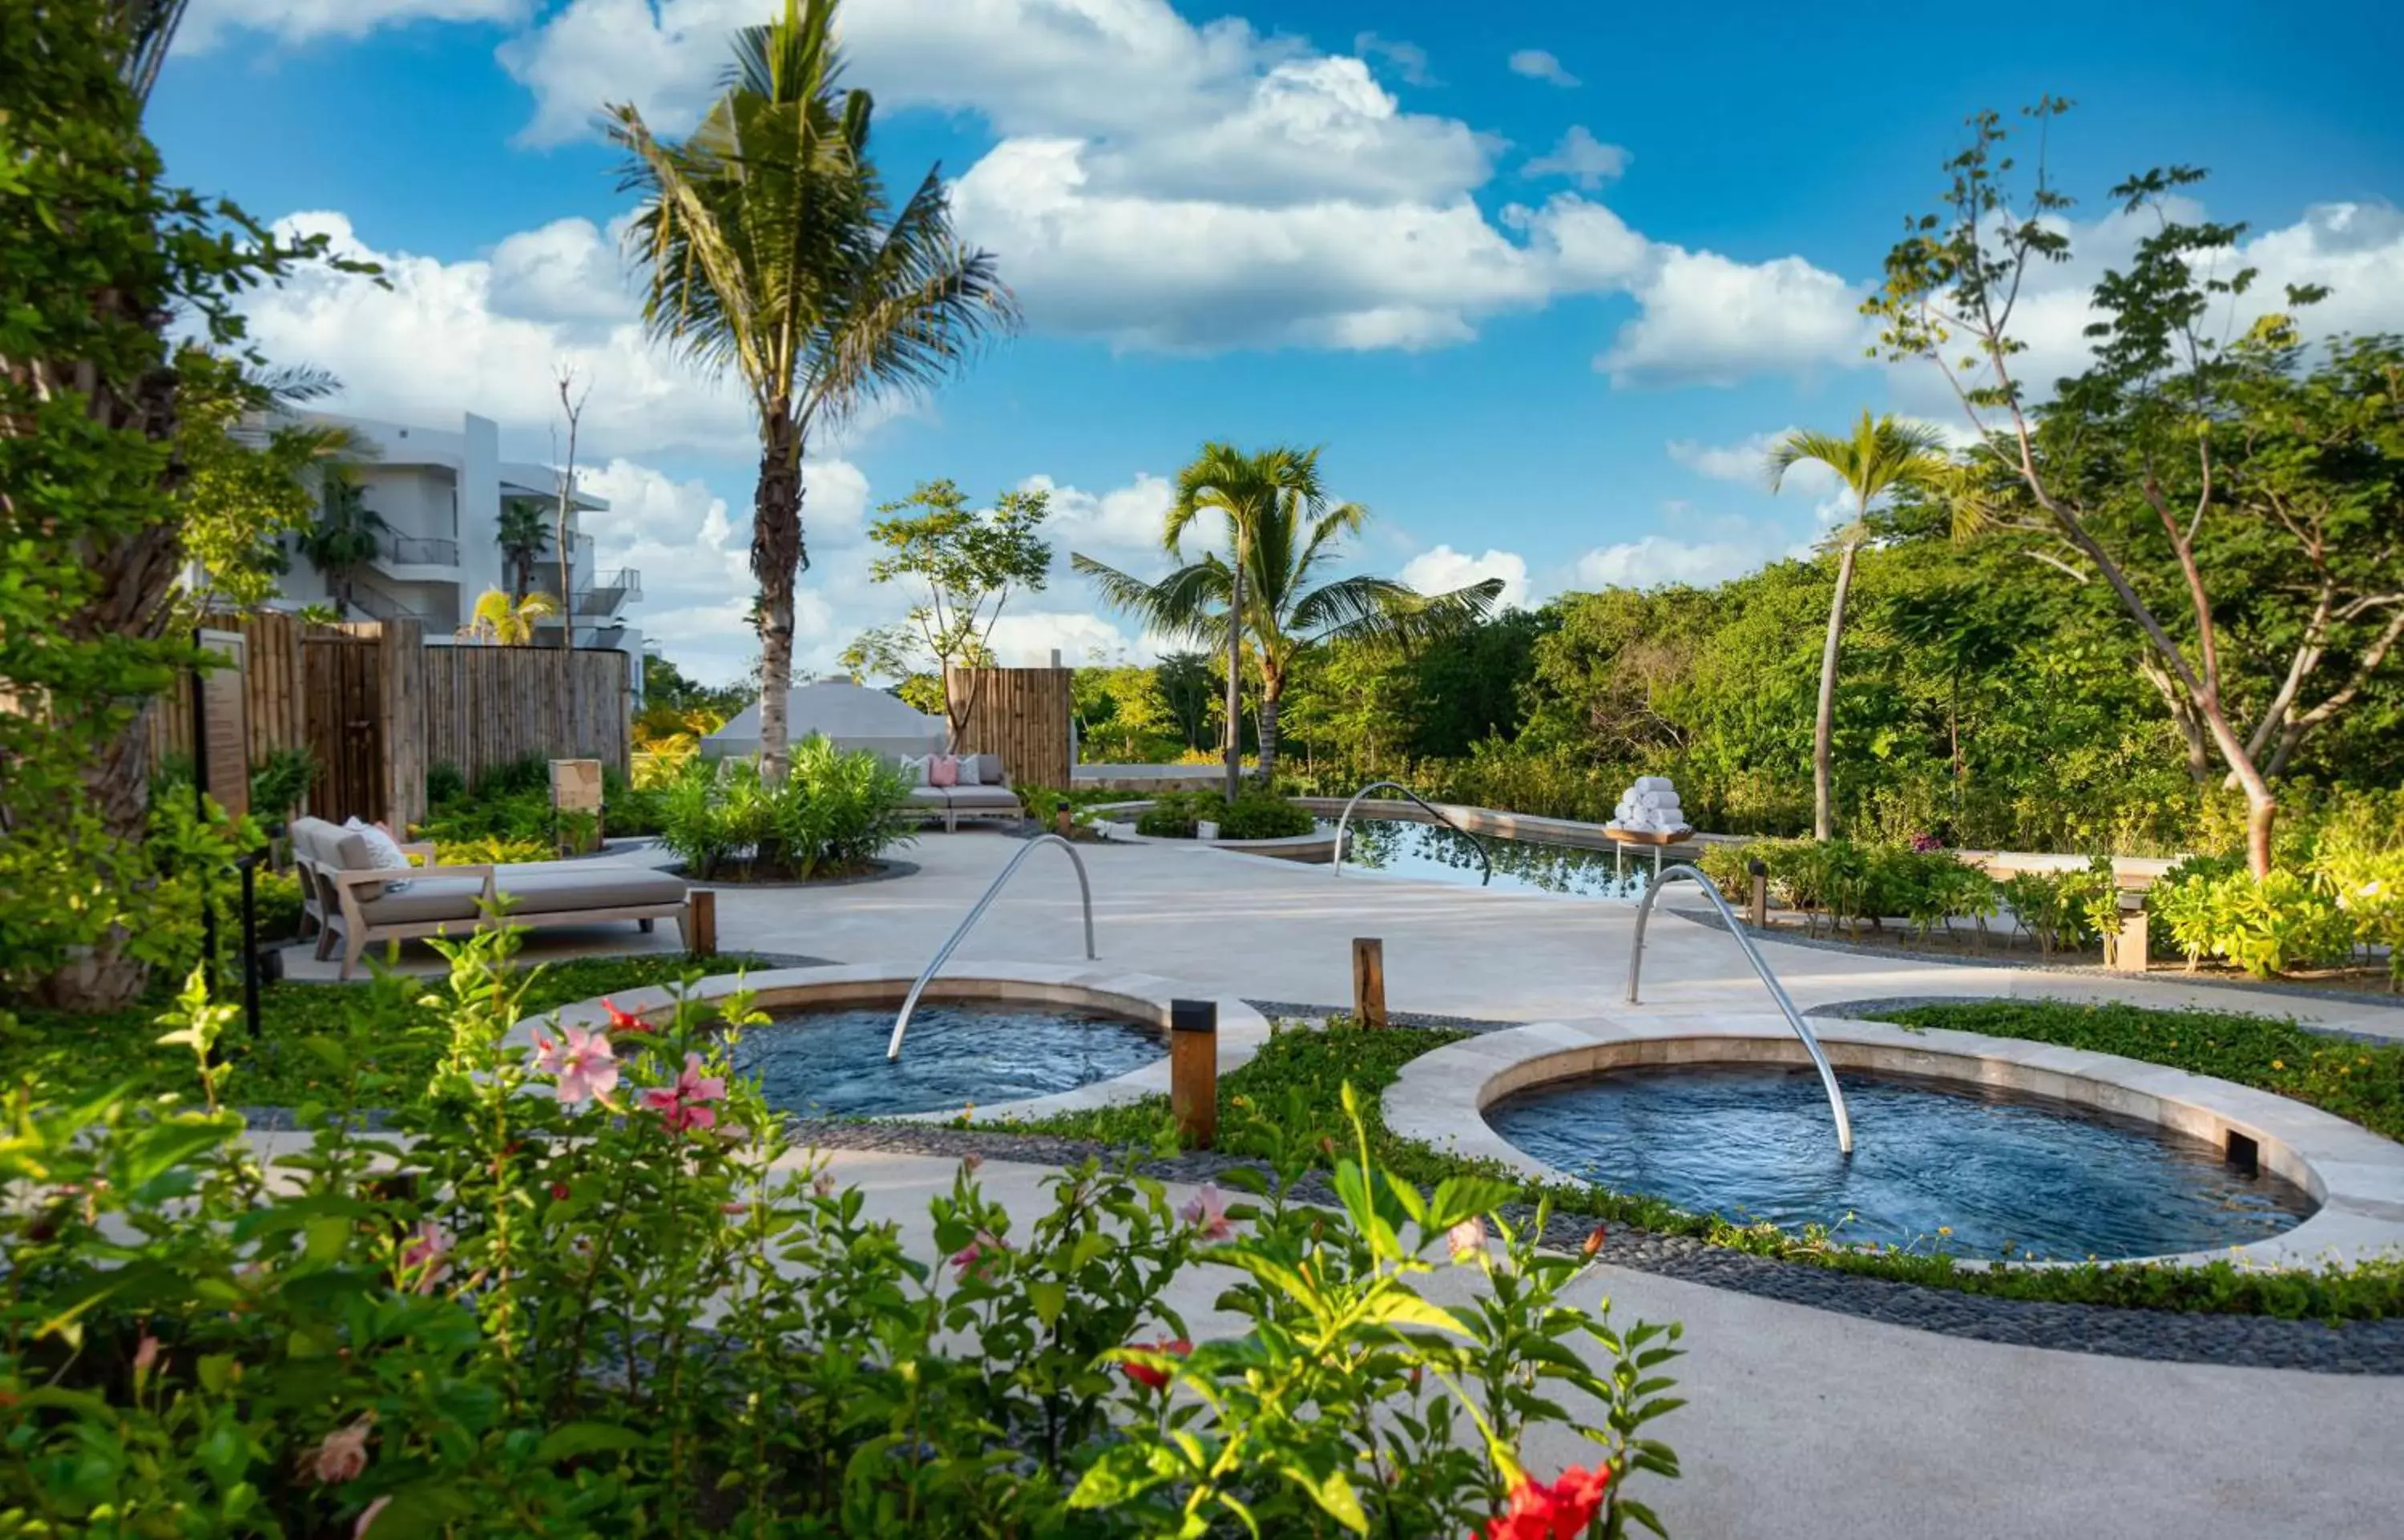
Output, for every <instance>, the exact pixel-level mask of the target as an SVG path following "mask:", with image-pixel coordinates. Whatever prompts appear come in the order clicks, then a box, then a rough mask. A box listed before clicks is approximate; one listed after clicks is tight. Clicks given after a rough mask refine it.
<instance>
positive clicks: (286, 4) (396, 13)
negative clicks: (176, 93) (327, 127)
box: [175, 0, 533, 53]
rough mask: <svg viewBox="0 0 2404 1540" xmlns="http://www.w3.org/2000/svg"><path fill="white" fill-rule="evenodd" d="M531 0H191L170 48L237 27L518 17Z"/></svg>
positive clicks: (210, 40)
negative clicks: (173, 44)
mask: <svg viewBox="0 0 2404 1540" xmlns="http://www.w3.org/2000/svg"><path fill="white" fill-rule="evenodd" d="M532 8H533V7H532V6H531V4H530V0H192V5H191V8H190V9H189V10H187V11H186V12H185V13H184V20H183V24H182V25H181V26H179V27H178V28H177V29H176V32H175V51H177V52H178V53H203V52H206V51H207V50H208V49H213V48H216V47H217V46H218V45H219V44H220V43H223V42H224V41H225V40H226V39H227V37H228V36H229V35H231V34H232V33H234V32H236V31H238V30H241V31H250V32H259V33H265V34H267V35H270V36H273V37H276V38H279V39H281V40H282V41H285V42H287V43H305V42H309V41H312V40H314V39H315V38H319V37H364V36H366V35H368V34H370V33H371V32H373V31H375V30H376V29H378V28H379V27H388V26H397V25H400V24H402V23H405V22H410V21H494V22H503V23H514V22H518V21H524V20H525V18H526V17H527V16H528V15H529V14H530V13H531V11H532Z"/></svg>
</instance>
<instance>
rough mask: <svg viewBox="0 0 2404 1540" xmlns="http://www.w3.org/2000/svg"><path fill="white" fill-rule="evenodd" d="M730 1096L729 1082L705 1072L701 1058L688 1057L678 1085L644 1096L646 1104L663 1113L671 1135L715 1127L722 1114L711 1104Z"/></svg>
mask: <svg viewBox="0 0 2404 1540" xmlns="http://www.w3.org/2000/svg"><path fill="white" fill-rule="evenodd" d="M725 1097H726V1081H725V1079H724V1078H723V1077H722V1076H719V1075H705V1074H703V1073H702V1072H701V1056H700V1055H699V1054H687V1055H685V1056H684V1072H683V1073H681V1074H679V1075H678V1076H677V1080H676V1084H675V1085H660V1086H653V1087H652V1088H651V1089H650V1090H647V1091H645V1092H644V1093H643V1105H644V1106H646V1107H649V1108H650V1110H651V1111H653V1112H655V1113H659V1114H660V1121H661V1122H662V1123H664V1124H665V1125H666V1126H667V1130H668V1132H670V1133H672V1134H680V1133H682V1132H684V1131H685V1130H686V1129H687V1128H708V1127H715V1126H716V1125H717V1123H718V1114H717V1113H715V1112H713V1111H711V1110H710V1107H709V1103H711V1102H713V1101H720V1100H723V1099H725Z"/></svg>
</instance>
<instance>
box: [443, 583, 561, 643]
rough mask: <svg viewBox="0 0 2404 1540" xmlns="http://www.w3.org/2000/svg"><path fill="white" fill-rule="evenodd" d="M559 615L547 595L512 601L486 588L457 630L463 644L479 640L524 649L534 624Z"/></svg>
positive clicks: (532, 595)
mask: <svg viewBox="0 0 2404 1540" xmlns="http://www.w3.org/2000/svg"><path fill="white" fill-rule="evenodd" d="M558 613H559V605H558V603H557V601H555V600H554V599H552V596H551V595H548V594H527V595H523V596H522V597H519V598H517V599H514V600H512V599H511V598H510V595H508V594H507V593H506V592H505V591H503V590H501V589H498V588H487V589H486V590H484V592H483V594H482V596H481V597H479V598H478V599H477V600H476V610H475V613H474V615H473V616H471V617H470V618H469V619H468V623H467V624H465V625H463V626H461V627H460V628H459V636H460V637H461V638H462V639H464V640H482V641H490V642H494V643H496V644H497V645H499V646H502V647H527V646H531V645H532V644H533V642H534V623H535V622H537V621H538V620H540V619H542V618H543V617H544V616H545V615H556V614H558Z"/></svg>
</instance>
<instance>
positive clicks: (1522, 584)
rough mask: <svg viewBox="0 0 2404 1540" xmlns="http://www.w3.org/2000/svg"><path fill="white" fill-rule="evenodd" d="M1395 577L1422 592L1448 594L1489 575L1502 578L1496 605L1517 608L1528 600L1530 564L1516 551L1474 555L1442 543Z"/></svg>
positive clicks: (1411, 561) (1414, 559)
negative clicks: (1500, 591) (1500, 590)
mask: <svg viewBox="0 0 2404 1540" xmlns="http://www.w3.org/2000/svg"><path fill="white" fill-rule="evenodd" d="M1396 576H1397V577H1399V578H1400V579H1401V580H1402V581H1404V582H1405V583H1408V584H1409V585H1410V586H1411V587H1413V588H1416V589H1418V590H1419V592H1420V593H1422V594H1444V593H1449V592H1450V591H1452V590H1453V589H1456V588H1466V587H1468V586H1469V585H1470V584H1471V583H1474V582H1483V581H1486V580H1487V579H1489V578H1500V579H1502V595H1501V596H1500V597H1499V598H1497V599H1496V600H1495V606H1496V608H1498V609H1500V608H1503V607H1505V606H1508V607H1512V608H1518V607H1522V606H1525V605H1526V604H1527V602H1528V592H1529V591H1528V563H1527V559H1526V558H1525V557H1523V556H1521V555H1520V554H1519V553H1517V552H1516V551H1496V550H1492V549H1490V548H1489V550H1488V551H1487V552H1486V553H1485V554H1483V555H1479V556H1473V555H1471V554H1469V553H1467V552H1465V551H1455V550H1454V549H1453V548H1452V547H1451V546H1449V545H1439V546H1436V547H1435V548H1433V550H1428V551H1422V552H1420V553H1419V554H1418V555H1416V556H1413V557H1412V558H1411V559H1410V560H1409V561H1407V562H1405V563H1404V564H1403V569H1402V571H1401V572H1399V573H1397V574H1396Z"/></svg>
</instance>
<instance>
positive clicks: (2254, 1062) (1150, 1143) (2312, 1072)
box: [977, 1001, 2404, 1321]
mask: <svg viewBox="0 0 2404 1540" xmlns="http://www.w3.org/2000/svg"><path fill="white" fill-rule="evenodd" d="M1996 1005H1997V1008H1998V1009H1997V1014H1996V1015H1993V1016H1992V1017H1989V1016H1984V1015H1979V1016H1976V1017H1975V1018H1963V1017H1960V1016H1957V1015H1953V1014H1952V1013H1954V1012H1955V1010H1956V1009H1957V1008H1954V1007H1942V1008H1931V1011H1932V1014H1929V1015H1927V1016H1926V1017H1925V1019H1923V1018H1922V1014H1921V1013H1900V1012H1899V1013H1896V1014H1895V1015H1894V1019H1896V1020H1898V1021H1906V1022H1907V1024H1916V1025H1927V1026H1939V1025H1941V1026H1947V1027H1958V1028H1961V1029H1964V1030H1972V1031H1989V1030H1993V1031H1995V1032H1996V1033H1997V1035H2001V1036H2043V1037H2044V1038H2045V1040H2046V1041H2048V1042H2060V1043H2067V1044H2069V1045H2072V1046H2076V1047H2086V1048H2095V1049H2097V1050H2099V1051H2102V1052H2106V1053H2120V1054H2126V1055H2128V1056H2129V1057H2137V1058H2145V1059H2149V1060H2152V1061H2154V1062H2159V1063H2171V1064H2177V1065H2179V1067H2181V1068H2193V1069H2196V1070H2197V1071H2198V1072H2200V1073H2208V1074H2218V1075H2221V1076H2223V1077H2224V1078H2227V1079H2230V1080H2235V1081H2238V1082H2240V1083H2241V1084H2245V1085H2260V1086H2261V1087H2262V1088H2264V1089H2267V1090H2274V1091H2277V1092H2279V1093H2281V1094H2282V1095H2289V1096H2294V1097H2296V1098H2297V1099H2299V1100H2307V1101H2313V1103H2314V1104H2315V1105H2319V1106H2324V1107H2326V1108H2327V1110H2329V1111H2331V1112H2334V1113H2338V1114H2339V1115H2340V1116H2345V1117H2352V1118H2355V1120H2356V1121H2360V1122H2362V1123H2364V1124H2365V1126H2366V1127H2371V1128H2373V1129H2374V1130H2376V1131H2379V1132H2382V1133H2387V1134H2389V1135H2390V1136H2391V1137H2396V1136H2397V1134H2399V1133H2404V1092H2399V1089H2398V1085H2399V1075H2404V1047H2370V1046H2366V1045H2362V1044H2356V1043H2348V1042H2342V1041H2339V1040H2330V1039H2322V1038H2315V1037H2313V1036H2312V1035H2311V1034H2308V1033H2305V1032H2304V1031H2303V1030H2302V1029H2300V1028H2298V1027H2296V1026H2294V1024H2292V1023H2286V1022H2276V1021H2270V1020H2267V1019H2266V1018H2259V1017H2251V1016H2229V1015H2207V1014H2204V1013H2182V1012H2148V1011H2142V1010H2137V1009H2135V1008H2132V1007H2114V1008H2108V1009H2107V1010H2105V1011H2104V1013H2103V1015H2098V1016H2094V1017H2091V1018H2090V1017H2086V1016H2082V1015H2078V1014H2077V1012H2076V1008H2071V1009H2070V1010H2068V1011H2066V1012H2063V1013H2061V1014H2056V1013H2053V1012H2049V1011H2048V1009H2047V1008H2045V1007H2041V1006H2030V1005H2027V1004H2025V1003H2024V1002H2017V1001H1999V1002H1996ZM1961 1009H1966V1010H1972V1011H1974V1012H1975V1011H1978V1010H1980V1009H1983V1008H1961ZM2013 1012H2019V1013H2021V1014H2020V1015H2012V1014H2011V1013H2013ZM1991 1021H1992V1025H1989V1023H1990V1022H1991ZM1466 1035H1467V1034H1466V1033H1463V1032H1461V1031H1458V1030H1451V1029H1439V1028H1419V1027H1386V1028H1377V1029H1365V1028H1363V1027H1360V1026H1359V1025H1357V1024H1355V1023H1352V1022H1350V1021H1349V1020H1345V1019H1342V1018H1338V1019H1336V1020H1334V1021H1331V1022H1329V1023H1328V1024H1327V1025H1326V1026H1325V1027H1324V1028H1323V1029H1321V1028H1311V1027H1305V1026H1302V1025H1300V1024H1295V1023H1281V1024H1279V1030H1278V1031H1277V1032H1276V1033H1275V1034H1274V1035H1273V1036H1272V1037H1271V1038H1270V1039H1269V1041H1268V1043H1266V1044H1265V1045H1264V1046H1263V1047H1262V1049H1261V1052H1260V1053H1259V1055H1258V1056H1256V1057H1254V1058H1252V1059H1251V1061H1250V1062H1249V1063H1246V1064H1245V1065H1243V1066H1241V1067H1240V1068H1238V1069H1236V1070H1234V1071H1229V1072H1228V1073H1227V1074H1226V1075H1224V1076H1223V1077H1222V1078H1221V1080H1220V1082H1219V1091H1220V1099H1221V1113H1220V1118H1221V1123H1220V1127H1221V1138H1220V1141H1219V1143H1218V1146H1217V1148H1219V1149H1220V1150H1222V1151H1223V1152H1224V1153H1226V1154H1228V1155H1237V1156H1248V1157H1258V1158H1271V1157H1276V1156H1279V1155H1281V1154H1290V1153H1291V1150H1292V1147H1293V1145H1294V1144H1295V1143H1296V1142H1297V1141H1298V1142H1299V1144H1300V1145H1301V1146H1302V1147H1303V1149H1304V1151H1305V1153H1306V1154H1307V1151H1308V1150H1310V1149H1320V1150H1321V1159H1322V1164H1323V1162H1324V1156H1325V1150H1324V1149H1323V1148H1322V1147H1321V1146H1320V1145H1319V1144H1317V1143H1316V1142H1315V1141H1320V1140H1321V1139H1322V1138H1324V1137H1325V1135H1326V1134H1327V1133H1328V1132H1329V1131H1331V1130H1333V1129H1335V1128H1336V1127H1340V1120H1341V1116H1342V1113H1341V1109H1342V1108H1343V1106H1344V1105H1345V1104H1346V1099H1347V1097H1348V1095H1349V1096H1351V1097H1352V1098H1354V1099H1357V1101H1358V1104H1359V1106H1360V1108H1361V1110H1362V1114H1363V1124H1364V1126H1365V1128H1366V1135H1365V1137H1366V1139H1367V1141H1368V1146H1369V1149H1370V1151H1371V1153H1372V1154H1373V1155H1374V1156H1375V1157H1376V1159H1377V1161H1378V1163H1379V1164H1380V1165H1382V1166H1384V1167H1385V1168H1386V1169H1390V1170H1391V1171H1393V1172H1394V1173H1395V1174H1396V1175H1397V1176H1399V1177H1401V1178H1403V1179H1404V1180H1405V1181H1411V1182H1418V1183H1432V1182H1441V1181H1443V1180H1445V1179H1446V1178H1447V1177H1461V1176H1479V1177H1484V1178H1487V1179H1489V1180H1493V1181H1497V1182H1501V1183H1505V1184H1506V1185H1507V1186H1508V1187H1509V1188H1510V1191H1511V1194H1512V1197H1513V1198H1514V1200H1515V1201H1516V1202H1518V1203H1520V1204H1525V1205H1536V1204H1549V1205H1551V1207H1552V1209H1553V1211H1555V1212H1558V1213H1561V1214H1570V1215H1580V1216H1586V1217H1591V1218H1593V1219H1595V1220H1597V1221H1599V1222H1601V1223H1603V1224H1606V1225H1632V1226H1634V1227H1637V1228H1640V1229H1644V1230H1650V1231H1654V1232H1656V1233H1659V1234H1665V1235H1679V1236H1690V1237H1694V1238H1696V1239H1703V1240H1708V1241H1710V1242H1712V1244H1714V1245H1721V1246H1727V1247H1731V1248H1734V1249H1736V1250H1740V1251H1743V1252H1747V1253H1754V1254H1757V1255H1765V1256H1774V1257H1780V1258H1782V1259H1785V1260H1787V1261H1792V1262H1797V1263H1802V1264H1807V1265H1810V1266H1816V1267H1833V1268H1838V1269H1840V1270H1843V1271H1846V1272H1854V1273H1862V1274H1866V1275H1868V1276H1871V1277H1877V1278H1885V1279H1892V1280H1895V1281H1903V1282H1910V1283H1918V1284H1922V1285H1925V1286H1928V1287H1931V1288H1947V1289H1958V1290H1962V1291H1964V1292H1967V1293H1974V1294H1982V1295H1998V1296H2001V1297H2005V1298H2013V1299H2031V1300H2049V1301H2055V1302H2060V1303H2067V1304H2086V1305H2106V1306H2118V1307H2125V1308H2130V1309H2166V1310H2199V1311H2210V1312H2215V1313H2226V1314H2239V1315H2274V1316H2282V1317H2289V1318H2304V1319H2320V1320H2330V1321H2342V1320H2372V1319H2380V1318H2383V1317H2388V1316H2394V1315H2399V1314H2404V1258H2400V1257H2387V1258H2383V1259H2379V1260H2374V1261H2369V1262H2365V1263H2362V1264H2359V1265H2357V1266H2355V1267H2326V1268H2319V1269H2312V1268H2299V1269H2293V1270H2286V1271H2275V1270H2271V1269H2267V1268H2258V1267H2239V1266H2236V1265H2234V1264H2231V1263H2228V1262H2215V1263H2212V1264H2209V1265H2207V1266H2203V1267H2159V1266H2148V1265H2145V1264H2142V1263H2088V1264H2084V1265H2079V1266H2073V1267H2046V1268H2010V1267H1991V1266H1989V1265H1987V1264H1986V1263H1985V1262H1983V1261H1980V1260H1978V1259H1967V1258H1957V1257H1953V1256H1950V1255H1944V1254H1937V1253H1928V1252H1924V1251H1915V1250H1908V1249H1897V1248H1895V1247H1892V1246H1875V1245H1869V1246H1863V1247H1854V1246H1852V1245H1850V1244H1848V1243H1846V1241H1845V1239H1844V1237H1843V1235H1842V1233H1841V1231H1837V1232H1831V1231H1829V1230H1826V1229H1821V1228H1810V1229H1806V1230H1801V1231H1787V1230H1782V1229H1779V1228H1777V1227H1776V1226H1773V1225H1761V1224H1755V1225H1739V1224H1735V1223H1732V1222H1730V1221H1728V1220H1726V1219H1722V1218H1719V1217H1717V1216H1715V1215H1711V1214H1696V1213H1690V1212H1687V1211H1684V1210H1681V1209H1678V1208H1676V1207H1674V1206H1672V1205H1670V1204H1668V1203H1664V1202H1662V1201H1661V1200H1659V1199H1658V1198H1653V1197H1644V1196H1643V1195H1642V1194H1630V1193H1617V1192H1613V1191H1610V1190H1608V1189H1606V1188H1602V1187H1598V1186H1593V1185H1590V1184H1587V1183H1556V1184H1550V1185H1547V1184H1544V1183H1531V1182H1529V1181H1527V1180H1526V1179H1524V1178H1522V1177H1520V1176H1519V1175H1517V1174H1516V1172H1512V1171H1510V1170H1508V1169H1505V1168H1502V1167H1501V1166H1499V1165H1496V1164H1493V1163H1489V1162H1485V1161H1478V1160H1472V1159H1466V1158H1464V1157H1462V1156H1460V1155H1453V1154H1451V1153H1449V1152H1447V1151H1443V1150H1438V1149H1435V1148H1433V1147H1431V1146H1429V1145H1427V1144H1423V1143H1420V1142H1419V1141H1415V1140H1408V1139H1405V1138H1402V1137H1400V1136H1397V1135H1396V1134H1394V1133H1393V1132H1392V1131H1391V1130H1390V1129H1388V1128H1387V1127H1386V1126H1385V1123H1384V1119H1383V1117H1382V1116H1381V1114H1380V1113H1379V1110H1378V1098H1379V1097H1380V1096H1381V1095H1382V1094H1383V1092H1384V1090H1385V1088H1386V1087H1387V1086H1388V1085H1391V1084H1393V1081H1394V1077H1395V1076H1396V1075H1397V1074H1399V1073H1400V1072H1401V1070H1402V1067H1403V1066H1404V1065H1405V1064H1407V1063H1409V1062H1410V1061H1411V1060H1412V1059H1414V1058H1417V1057H1419V1056H1420V1055H1422V1054H1425V1053H1429V1052H1432V1051H1433V1050H1434V1049H1437V1048H1440V1047H1442V1046H1444V1045H1445V1044H1446V1043H1454V1042H1458V1041H1460V1039H1461V1038H1462V1037H1464V1036H1466ZM2206 1066H2211V1067H2210V1068H2207V1067H2206ZM1348 1087H1349V1091H1348ZM977 1127H994V1128H999V1129H1001V1130H1004V1131H1014V1132H1020V1133H1030V1134H1049V1135H1056V1136H1061V1137H1066V1138H1071V1139H1083V1140H1091V1141H1097V1142H1101V1143H1107V1144H1112V1145H1139V1146H1143V1147H1147V1148H1152V1149H1157V1150H1173V1149H1175V1148H1176V1147H1177V1144H1178V1138H1177V1133H1176V1126H1175V1124H1174V1122H1173V1120H1172V1119H1171V1118H1170V1116H1169V1110H1168V1103H1167V1099H1166V1098H1163V1097H1153V1098H1147V1099H1143V1100H1141V1101H1137V1102H1131V1103H1126V1104H1123V1105H1119V1106H1112V1107H1104V1108H1096V1109H1088V1110H1084V1111H1080V1112H1075V1113H1063V1114H1058V1115H1055V1116H1052V1117H1046V1118H1041V1119H1032V1120H1027V1121H1023V1122H1015V1123H1009V1124H979V1125H977Z"/></svg>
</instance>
